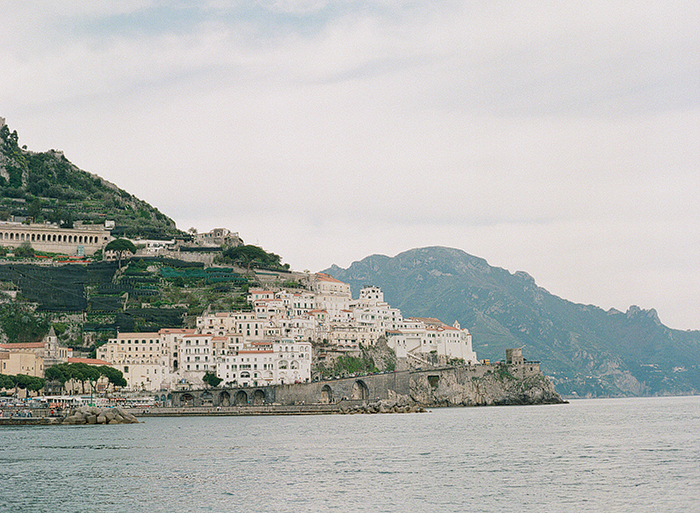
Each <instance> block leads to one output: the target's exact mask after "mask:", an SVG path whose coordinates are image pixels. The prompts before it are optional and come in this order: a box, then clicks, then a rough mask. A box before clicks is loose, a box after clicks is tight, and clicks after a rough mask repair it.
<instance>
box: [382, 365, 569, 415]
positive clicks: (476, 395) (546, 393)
mask: <svg viewBox="0 0 700 513" xmlns="http://www.w3.org/2000/svg"><path fill="white" fill-rule="evenodd" d="M392 399H395V400H396V401H399V402H401V401H403V402H406V401H408V402H409V404H416V405H420V406H423V407H431V406H493V405H516V404H560V403H564V402H566V401H564V400H563V399H562V398H561V396H560V395H559V394H558V393H557V392H556V390H555V389H554V384H553V383H552V381H551V380H550V379H549V378H548V377H546V376H544V375H542V374H536V375H533V376H529V377H525V378H522V379H521V378H516V377H513V376H512V375H511V374H510V373H509V372H507V368H503V369H500V370H496V371H495V372H487V373H486V374H484V375H483V376H480V377H469V378H465V376H463V375H462V373H460V372H459V370H457V369H455V371H454V372H442V373H441V374H440V378H439V380H437V381H435V380H432V381H431V379H430V377H429V376H428V375H426V374H415V375H414V376H412V377H411V384H410V394H409V395H408V396H401V395H399V394H396V396H395V397H393V398H392Z"/></svg>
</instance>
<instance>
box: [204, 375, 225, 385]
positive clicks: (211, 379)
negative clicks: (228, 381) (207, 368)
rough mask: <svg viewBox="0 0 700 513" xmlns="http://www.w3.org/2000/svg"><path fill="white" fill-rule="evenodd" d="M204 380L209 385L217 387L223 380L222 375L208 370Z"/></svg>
mask: <svg viewBox="0 0 700 513" xmlns="http://www.w3.org/2000/svg"><path fill="white" fill-rule="evenodd" d="M202 380H203V381H204V382H205V383H206V384H207V385H209V386H210V387H213V388H216V387H218V386H219V384H220V383H221V382H222V381H223V380H222V379H221V378H220V377H218V376H217V375H216V374H214V373H213V372H206V373H205V374H204V377H203V378H202Z"/></svg>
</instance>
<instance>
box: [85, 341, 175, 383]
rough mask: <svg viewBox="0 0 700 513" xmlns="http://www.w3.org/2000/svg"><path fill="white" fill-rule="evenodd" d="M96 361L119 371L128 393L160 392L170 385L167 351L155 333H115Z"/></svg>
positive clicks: (98, 350)
mask: <svg viewBox="0 0 700 513" xmlns="http://www.w3.org/2000/svg"><path fill="white" fill-rule="evenodd" d="M97 358H98V359H100V360H105V361H107V362H109V363H110V364H112V366H114V368H116V369H118V370H120V371H121V372H122V374H123V375H124V379H125V380H126V383H127V387H126V388H127V389H129V390H149V391H156V390H161V389H163V388H165V387H166V386H167V384H168V383H169V381H170V351H169V348H168V347H167V345H166V344H164V343H163V341H162V339H161V337H160V335H159V334H158V333H150V332H149V333H118V334H117V338H113V339H109V340H108V341H107V343H106V344H104V345H103V346H100V347H98V348H97Z"/></svg>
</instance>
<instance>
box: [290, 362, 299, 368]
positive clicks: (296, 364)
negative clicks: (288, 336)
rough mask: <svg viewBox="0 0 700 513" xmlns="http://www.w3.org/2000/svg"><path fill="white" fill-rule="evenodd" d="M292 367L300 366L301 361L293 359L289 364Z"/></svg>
mask: <svg viewBox="0 0 700 513" xmlns="http://www.w3.org/2000/svg"><path fill="white" fill-rule="evenodd" d="M289 368H290V369H298V368H299V362H298V361H297V360H292V361H291V363H290V364H289Z"/></svg>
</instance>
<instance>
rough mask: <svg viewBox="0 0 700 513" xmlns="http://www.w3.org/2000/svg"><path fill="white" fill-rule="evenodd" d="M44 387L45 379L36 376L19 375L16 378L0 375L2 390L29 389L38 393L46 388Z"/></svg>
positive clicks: (0, 387)
mask: <svg viewBox="0 0 700 513" xmlns="http://www.w3.org/2000/svg"><path fill="white" fill-rule="evenodd" d="M44 385H45V380H44V378H37V377H36V376H28V375H26V374H17V375H16V376H11V375H8V374H0V389H2V388H4V389H6V390H9V389H11V388H14V389H15V391H16V390H17V389H18V388H20V389H22V390H24V389H27V390H31V391H32V392H38V391H39V390H41V389H42V388H44Z"/></svg>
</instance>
